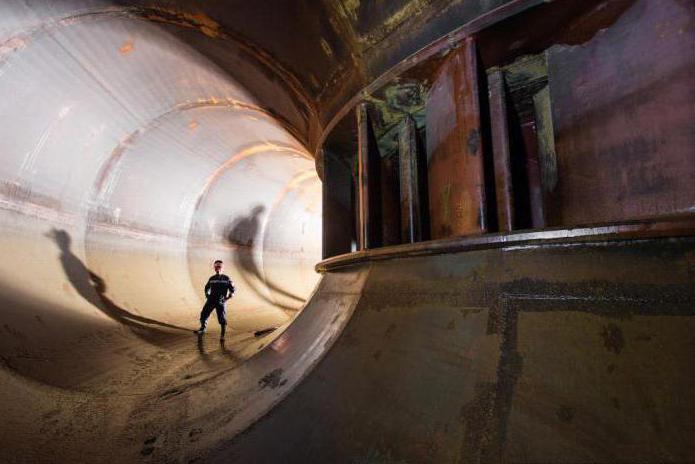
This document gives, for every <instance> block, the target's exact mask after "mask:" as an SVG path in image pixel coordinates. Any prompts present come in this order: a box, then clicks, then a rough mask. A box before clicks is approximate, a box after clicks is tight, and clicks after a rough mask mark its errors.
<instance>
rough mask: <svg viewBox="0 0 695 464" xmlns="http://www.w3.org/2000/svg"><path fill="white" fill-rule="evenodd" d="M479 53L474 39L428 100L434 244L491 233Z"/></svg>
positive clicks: (443, 69)
mask: <svg viewBox="0 0 695 464" xmlns="http://www.w3.org/2000/svg"><path fill="white" fill-rule="evenodd" d="M477 67H478V64H477V57H476V47H475V41H474V40H473V38H468V39H466V40H465V41H464V43H463V44H462V46H461V48H459V49H458V50H456V51H454V52H452V56H451V57H450V58H448V59H447V61H446V62H445V63H444V64H443V65H442V66H441V68H440V69H439V72H438V75H437V77H436V78H435V80H434V83H433V86H432V89H431V91H430V95H429V98H428V100H427V106H426V111H427V115H426V118H427V152H428V155H429V157H430V163H429V194H430V205H431V210H430V213H431V225H432V238H435V239H436V238H445V237H452V236H458V235H473V234H480V233H483V232H486V231H487V219H486V213H487V211H486V205H485V185H484V183H485V180H484V171H483V169H484V168H483V150H482V140H481V127H480V101H479V98H480V97H479V91H478V70H477Z"/></svg>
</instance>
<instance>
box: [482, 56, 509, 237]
mask: <svg viewBox="0 0 695 464" xmlns="http://www.w3.org/2000/svg"><path fill="white" fill-rule="evenodd" d="M487 82H488V92H489V101H490V125H491V132H492V156H493V164H494V171H495V196H496V198H497V223H498V225H499V230H500V232H509V231H511V230H513V229H514V196H513V190H512V170H511V163H510V158H509V127H508V125H507V98H506V94H505V88H504V72H503V71H502V70H500V69H495V70H494V71H492V72H490V73H489V74H488V76H487Z"/></svg>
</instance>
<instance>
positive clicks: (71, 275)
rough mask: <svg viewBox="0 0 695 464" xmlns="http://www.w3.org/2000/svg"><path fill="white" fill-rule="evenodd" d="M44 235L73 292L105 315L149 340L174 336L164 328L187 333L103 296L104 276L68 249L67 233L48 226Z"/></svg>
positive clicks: (69, 243) (155, 340)
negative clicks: (57, 255) (57, 252)
mask: <svg viewBox="0 0 695 464" xmlns="http://www.w3.org/2000/svg"><path fill="white" fill-rule="evenodd" d="M47 236H48V237H49V238H51V239H52V240H53V241H54V242H55V243H56V245H58V248H60V252H61V253H60V263H61V265H62V266H63V271H64V272H65V275H66V276H67V278H68V280H69V281H70V283H71V284H72V286H73V287H74V288H75V290H77V293H79V295H80V296H81V297H82V298H84V299H85V300H87V301H88V302H89V303H91V304H92V305H93V306H94V307H96V308H98V309H99V310H101V312H103V313H104V314H106V315H107V316H108V317H110V318H111V319H113V320H114V321H116V322H119V323H120V324H123V325H124V326H126V327H128V328H129V329H130V330H131V331H132V332H133V333H134V334H135V335H137V336H138V337H140V338H142V339H144V340H146V341H148V342H151V343H156V342H157V341H160V340H163V339H164V338H169V337H171V336H172V335H174V334H172V333H171V332H169V331H164V330H161V329H164V328H166V329H173V330H176V331H185V332H190V330H189V329H184V328H183V327H178V326H175V325H171V324H167V323H165V322H160V321H157V320H155V319H150V318H148V317H144V316H140V315H138V314H133V313H131V312H129V311H127V310H125V309H123V308H121V307H120V306H118V305H117V304H116V303H114V302H113V301H112V300H111V299H110V298H109V297H108V296H107V295H106V290H107V287H106V282H104V279H102V278H101V277H100V276H99V275H97V274H95V273H94V272H92V271H91V270H89V268H87V266H85V265H84V263H82V261H80V259H79V258H78V257H77V256H75V254H74V253H73V252H72V250H71V249H70V246H71V244H72V238H71V237H70V234H68V233H67V232H66V231H64V230H58V229H51V231H50V232H49V233H48V234H47ZM152 326H154V327H152Z"/></svg>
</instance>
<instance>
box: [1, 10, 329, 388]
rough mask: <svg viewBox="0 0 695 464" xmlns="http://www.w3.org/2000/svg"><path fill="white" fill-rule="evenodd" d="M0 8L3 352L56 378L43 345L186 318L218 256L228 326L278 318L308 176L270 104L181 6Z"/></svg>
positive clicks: (307, 208) (305, 270) (155, 329)
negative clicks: (186, 32) (149, 14)
mask: <svg viewBox="0 0 695 464" xmlns="http://www.w3.org/2000/svg"><path fill="white" fill-rule="evenodd" d="M0 18H1V19H0V23H1V24H0V34H1V36H0V89H2V94H3V95H2V98H0V115H2V124H1V125H0V140H2V141H3V142H2V147H3V150H2V161H3V162H2V164H0V214H1V215H2V220H1V222H2V234H3V240H2V243H1V244H0V247H2V249H1V250H0V254H1V255H2V256H3V260H2V262H1V263H0V287H1V288H0V290H1V294H2V298H3V300H4V301H3V311H2V318H3V330H4V331H5V332H6V336H4V337H2V342H0V343H1V344H2V352H3V353H6V354H7V355H6V356H5V355H4V356H3V360H4V363H5V364H7V365H9V366H10V367H12V368H14V369H16V370H18V371H20V372H22V373H24V374H28V375H29V376H33V377H37V378H39V379H41V380H44V381H49V382H56V383H61V381H62V380H61V379H62V378H63V377H64V374H63V373H56V374H55V375H54V374H51V373H50V372H48V371H47V370H46V369H45V363H46V362H49V361H51V360H54V358H55V353H56V352H57V351H58V352H59V351H69V350H70V349H71V347H73V348H74V347H76V346H77V345H79V344H80V343H82V342H81V340H83V339H84V338H85V337H86V338H89V339H94V340H96V343H97V344H98V340H99V339H100V337H101V336H102V335H103V337H105V338H104V340H106V339H108V340H109V341H108V342H105V341H103V340H102V342H103V344H107V345H111V344H112V343H113V340H112V339H111V338H109V337H111V335H109V334H112V333H113V332H114V329H115V331H116V332H118V333H120V334H121V335H124V336H125V337H126V338H128V337H130V336H131V335H135V336H136V337H137V338H140V339H144V340H145V341H148V342H154V343H157V342H158V341H159V340H160V338H161V337H164V336H166V335H167V334H170V333H180V332H181V330H180V329H185V328H191V327H192V326H193V325H194V324H195V323H196V322H195V321H196V320H197V314H198V311H199V309H200V306H201V305H202V299H203V295H202V285H203V284H204V282H205V281H206V279H207V277H208V276H209V274H210V273H211V270H210V266H211V263H212V261H213V260H214V259H216V258H220V259H223V260H225V262H226V266H227V267H226V270H225V272H226V273H228V274H229V275H230V276H231V277H232V278H233V279H234V280H235V282H236V284H237V287H238V288H239V292H238V296H237V298H236V299H235V300H234V304H233V305H232V310H231V319H232V325H233V326H234V327H235V330H240V331H249V330H250V331H253V330H257V329H262V328H266V327H271V326H279V325H281V324H283V323H285V322H287V321H289V320H290V319H291V318H292V317H293V316H294V315H295V314H296V313H297V311H298V310H299V309H301V307H302V304H303V302H304V300H305V299H306V297H307V296H308V294H309V293H310V292H311V290H312V289H313V287H314V285H315V284H316V281H317V278H318V277H317V275H316V274H315V273H314V272H313V265H314V263H315V262H316V261H317V260H318V259H319V257H320V216H319V213H320V210H321V204H320V182H319V180H318V177H317V176H316V173H315V169H314V162H313V159H312V158H311V157H310V156H309V155H308V153H307V152H306V150H305V149H304V148H303V147H302V145H301V144H300V143H299V142H298V141H297V140H296V139H295V138H294V137H293V136H292V135H290V133H289V132H288V131H287V130H286V129H285V128H284V127H283V125H281V124H280V123H278V122H277V119H276V117H275V116H274V113H272V110H269V109H266V108H261V107H260V106H259V105H258V104H257V103H256V100H255V98H254V96H253V95H252V94H251V93H250V92H249V91H248V90H246V89H244V88H242V87H241V86H240V85H239V84H238V83H236V81H235V80H234V78H233V77H232V76H230V75H229V74H228V73H226V72H223V71H222V70H220V69H219V68H218V67H217V66H216V65H215V64H214V63H213V62H211V61H210V60H208V59H207V58H206V57H204V56H203V55H201V54H200V53H199V52H197V51H196V50H195V49H194V48H192V47H189V46H188V45H187V44H186V43H185V42H184V41H182V40H180V39H179V38H177V37H175V36H174V35H173V34H172V33H171V31H170V30H167V28H176V27H179V26H181V25H180V24H173V25H172V24H168V25H166V26H164V25H162V24H154V23H152V22H150V21H147V20H145V19H146V18H142V17H136V16H134V15H133V14H131V13H129V12H128V11H125V10H123V9H119V8H118V7H116V6H113V5H111V4H109V3H104V2H55V4H54V2H51V3H50V4H49V3H48V2H46V3H45V4H44V3H41V4H40V5H28V4H26V3H23V2H3V5H1V6H0ZM184 19H185V18H184ZM192 21H193V24H194V25H196V26H197V27H199V28H200V31H197V32H198V34H199V35H202V36H203V37H205V36H207V35H210V36H213V35H214V34H213V32H214V30H213V29H210V28H212V26H208V29H205V27H206V26H205V25H206V22H205V19H204V18H202V19H201V18H193V20H192ZM169 22H170V23H171V21H169ZM184 26H190V24H188V25H186V24H184ZM209 40H213V37H209ZM241 71H244V69H241ZM244 72H246V71H244ZM257 72H258V73H261V72H260V71H257ZM270 80H272V79H270ZM261 84H262V85H267V83H261ZM261 84H259V85H261ZM275 86H276V88H275V92H279V91H280V90H281V89H282V83H281V82H279V83H276V84H275ZM278 104H279V105H280V106H282V105H283V102H282V101H280V102H279V103H278ZM73 345H74V346H73ZM102 348H103V347H102ZM111 348H113V347H111ZM80 349H84V348H80ZM16 353H23V355H15V354H16ZM37 360H40V361H41V362H37ZM92 361H93V360H90V358H89V357H88V356H85V359H84V364H86V365H89V364H90V363H92ZM73 364H74V363H73ZM71 368H73V369H76V370H79V369H80V368H79V367H76V366H72V367H71Z"/></svg>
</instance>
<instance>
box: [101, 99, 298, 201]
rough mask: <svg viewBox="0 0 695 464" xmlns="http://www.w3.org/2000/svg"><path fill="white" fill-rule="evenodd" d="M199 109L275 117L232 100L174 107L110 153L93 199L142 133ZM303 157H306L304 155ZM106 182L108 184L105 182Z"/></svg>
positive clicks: (200, 101) (265, 111)
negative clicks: (176, 116)
mask: <svg viewBox="0 0 695 464" xmlns="http://www.w3.org/2000/svg"><path fill="white" fill-rule="evenodd" d="M200 108H232V109H238V110H244V111H249V112H254V113H257V114H259V115H261V116H263V117H264V118H265V119H267V120H269V121H271V122H274V121H275V115H273V114H272V113H271V112H269V111H267V110H265V109H263V108H261V107H259V106H256V105H252V104H250V103H245V102H242V101H239V100H235V99H233V98H219V99H218V98H206V99H199V100H196V101H193V102H184V103H179V104H176V105H174V106H173V107H172V108H170V109H169V110H167V111H165V112H163V113H161V114H160V115H158V116H156V117H155V118H152V119H150V120H149V121H147V122H146V123H145V124H143V125H142V126H140V127H138V128H137V129H136V130H134V131H133V132H131V133H130V134H128V135H127V136H126V137H125V138H124V139H123V140H122V141H121V142H120V143H119V144H118V145H117V146H116V147H115V148H114V149H113V150H112V151H111V154H110V155H109V158H108V159H107V160H106V161H105V162H104V164H103V165H102V168H101V170H100V172H99V174H98V175H97V178H96V181H95V182H94V186H93V189H92V191H93V198H95V197H103V196H104V195H106V193H107V192H105V191H104V188H105V187H107V188H108V186H109V184H110V183H111V182H112V178H113V172H114V170H115V168H116V165H117V164H118V162H119V160H120V159H121V158H122V157H123V155H124V153H125V151H126V150H127V149H128V147H130V146H132V145H133V144H134V143H135V142H136V141H137V140H138V139H139V138H140V137H141V136H142V135H143V134H144V133H146V132H147V131H149V130H152V129H153V128H155V127H157V126H158V125H159V123H160V122H161V121H162V120H163V119H165V118H167V117H169V116H171V115H172V114H174V113H181V112H184V111H189V110H194V109H200ZM305 156H308V154H307V155H305ZM107 180H108V182H107Z"/></svg>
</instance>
